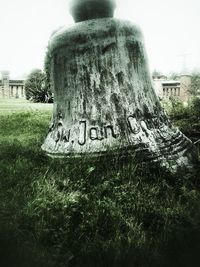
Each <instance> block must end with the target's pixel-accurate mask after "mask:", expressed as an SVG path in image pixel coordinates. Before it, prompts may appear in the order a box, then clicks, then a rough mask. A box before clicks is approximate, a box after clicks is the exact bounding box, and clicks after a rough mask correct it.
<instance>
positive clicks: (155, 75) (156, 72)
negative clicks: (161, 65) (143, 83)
mask: <svg viewBox="0 0 200 267" xmlns="http://www.w3.org/2000/svg"><path fill="white" fill-rule="evenodd" d="M161 75H162V73H161V72H160V71H158V70H156V69H154V70H153V72H152V77H157V76H161Z"/></svg>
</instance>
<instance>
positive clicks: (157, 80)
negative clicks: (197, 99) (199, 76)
mask: <svg viewBox="0 0 200 267" xmlns="http://www.w3.org/2000/svg"><path fill="white" fill-rule="evenodd" d="M153 83H154V89H155V92H156V94H157V95H158V97H159V98H160V99H161V100H169V99H171V98H175V99H177V100H180V101H182V102H188V101H189V100H190V98H191V93H190V87H191V76H190V75H180V77H179V80H177V81H170V80H167V77H166V76H163V75H160V76H156V77H155V76H154V77H153Z"/></svg>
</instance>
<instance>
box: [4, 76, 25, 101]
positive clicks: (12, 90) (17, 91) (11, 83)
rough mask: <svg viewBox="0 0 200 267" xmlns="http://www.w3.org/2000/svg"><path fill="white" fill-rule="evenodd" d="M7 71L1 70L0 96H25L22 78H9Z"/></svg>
mask: <svg viewBox="0 0 200 267" xmlns="http://www.w3.org/2000/svg"><path fill="white" fill-rule="evenodd" d="M9 74H10V73H9V71H2V72H1V80H0V98H25V85H24V80H10V75H9Z"/></svg>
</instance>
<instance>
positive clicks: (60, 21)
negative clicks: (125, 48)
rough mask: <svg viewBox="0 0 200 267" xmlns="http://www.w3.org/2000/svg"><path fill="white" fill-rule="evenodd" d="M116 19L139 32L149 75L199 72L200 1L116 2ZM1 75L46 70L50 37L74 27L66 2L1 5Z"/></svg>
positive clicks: (12, 0)
mask: <svg viewBox="0 0 200 267" xmlns="http://www.w3.org/2000/svg"><path fill="white" fill-rule="evenodd" d="M117 3H118V6H117V9H116V12H115V16H116V17H117V18H120V19H127V20H130V21H132V22H133V23H134V24H137V25H139V26H140V28H141V29H142V31H143V35H144V37H145V45H146V50H147V55H148V58H149V65H150V68H151V70H153V69H157V70H160V71H162V72H163V73H169V72H170V71H180V70H181V68H182V64H183V63H182V62H183V57H181V56H180V55H181V54H188V55H187V57H186V59H187V60H186V66H187V68H188V69H189V70H193V69H200V29H199V27H200V15H199V13H200V0H138V1H136V0H118V1H117ZM0 4H1V5H0V7H1V15H0V36H1V42H0V70H10V72H11V77H13V78H18V77H21V76H22V75H24V74H27V73H29V72H30V70H31V69H33V68H43V62H44V56H45V51H46V47H47V44H48V39H49V36H50V35H51V33H52V31H54V30H55V29H57V28H58V27H60V26H63V25H66V26H70V25H71V24H73V23H74V22H73V19H72V17H71V16H70V14H69V11H68V0H32V1H31V0H0Z"/></svg>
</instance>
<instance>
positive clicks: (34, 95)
mask: <svg viewBox="0 0 200 267" xmlns="http://www.w3.org/2000/svg"><path fill="white" fill-rule="evenodd" d="M25 88H26V99H28V100H31V101H33V102H44V103H45V102H46V103H48V102H51V101H52V93H51V92H50V90H48V88H47V86H46V75H45V74H44V73H43V72H42V71H41V70H40V69H35V70H33V71H31V73H30V74H29V75H28V77H27V79H26V81H25Z"/></svg>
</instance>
